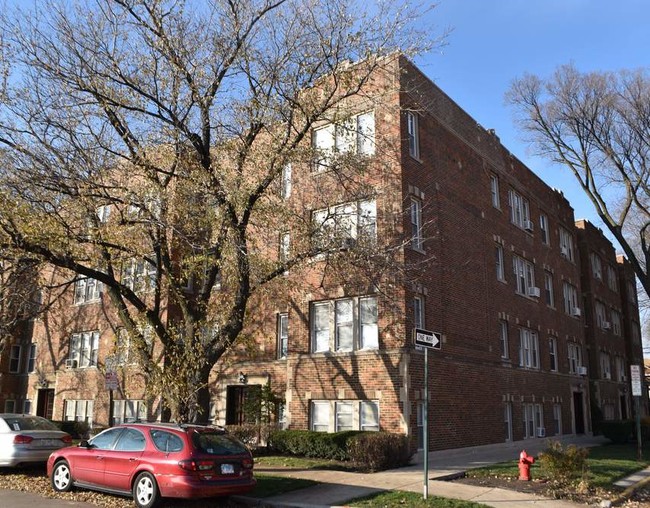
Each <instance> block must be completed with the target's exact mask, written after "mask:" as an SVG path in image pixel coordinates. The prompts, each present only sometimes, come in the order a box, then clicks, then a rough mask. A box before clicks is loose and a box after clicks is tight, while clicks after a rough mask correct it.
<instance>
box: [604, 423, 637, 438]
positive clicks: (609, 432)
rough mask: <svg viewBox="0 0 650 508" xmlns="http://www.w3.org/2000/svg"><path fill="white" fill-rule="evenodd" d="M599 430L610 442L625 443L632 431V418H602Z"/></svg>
mask: <svg viewBox="0 0 650 508" xmlns="http://www.w3.org/2000/svg"><path fill="white" fill-rule="evenodd" d="M600 432H601V433H602V435H603V436H605V437H606V438H607V439H611V441H612V443H616V444H625V443H627V442H628V441H629V440H630V438H631V437H632V435H633V433H634V422H633V421H632V420H603V421H602V422H601V423H600Z"/></svg>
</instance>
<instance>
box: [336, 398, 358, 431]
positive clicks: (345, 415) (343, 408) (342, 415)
mask: <svg viewBox="0 0 650 508" xmlns="http://www.w3.org/2000/svg"><path fill="white" fill-rule="evenodd" d="M334 415H335V418H336V419H335V425H334V432H343V431H346V430H355V429H354V403H353V402H351V401H347V400H346V401H342V400H337V401H336V402H335V403H334Z"/></svg>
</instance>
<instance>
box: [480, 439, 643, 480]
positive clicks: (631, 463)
mask: <svg viewBox="0 0 650 508" xmlns="http://www.w3.org/2000/svg"><path fill="white" fill-rule="evenodd" d="M649 459H650V452H648V453H645V454H644V460H642V461H638V460H637V449H636V445H632V444H626V445H615V444H611V445H604V446H596V447H593V448H589V456H588V457H587V466H588V468H589V483H590V484H591V485H593V486H594V487H600V488H604V489H609V488H611V487H612V486H613V484H614V482H616V481H618V480H620V479H621V478H624V477H626V476H628V475H630V474H632V473H634V472H636V471H639V470H640V469H644V468H646V467H648V465H650V460H649ZM518 474H519V473H518V469H517V461H516V460H513V461H510V462H502V463H499V464H494V465H491V466H487V467H482V468H479V469H471V470H469V471H467V476H469V477H472V478H485V477H492V478H495V477H496V478H513V477H516V476H518ZM531 475H532V476H533V478H545V475H544V470H543V468H541V467H540V465H539V463H537V462H536V463H535V464H533V465H532V466H531Z"/></svg>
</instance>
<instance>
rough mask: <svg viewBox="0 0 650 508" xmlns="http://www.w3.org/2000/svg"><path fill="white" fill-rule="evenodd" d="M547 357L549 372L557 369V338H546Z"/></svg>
mask: <svg viewBox="0 0 650 508" xmlns="http://www.w3.org/2000/svg"><path fill="white" fill-rule="evenodd" d="M548 357H549V363H550V369H551V372H557V371H558V356H557V339H556V338H555V337H549V339H548Z"/></svg>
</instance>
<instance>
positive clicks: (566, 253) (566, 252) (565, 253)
mask: <svg viewBox="0 0 650 508" xmlns="http://www.w3.org/2000/svg"><path fill="white" fill-rule="evenodd" d="M560 254H561V255H562V256H564V257H565V258H568V257H569V249H567V248H566V247H564V246H562V247H560Z"/></svg>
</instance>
